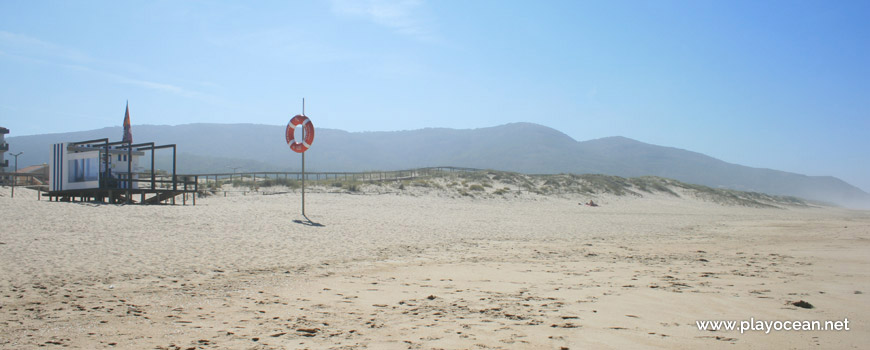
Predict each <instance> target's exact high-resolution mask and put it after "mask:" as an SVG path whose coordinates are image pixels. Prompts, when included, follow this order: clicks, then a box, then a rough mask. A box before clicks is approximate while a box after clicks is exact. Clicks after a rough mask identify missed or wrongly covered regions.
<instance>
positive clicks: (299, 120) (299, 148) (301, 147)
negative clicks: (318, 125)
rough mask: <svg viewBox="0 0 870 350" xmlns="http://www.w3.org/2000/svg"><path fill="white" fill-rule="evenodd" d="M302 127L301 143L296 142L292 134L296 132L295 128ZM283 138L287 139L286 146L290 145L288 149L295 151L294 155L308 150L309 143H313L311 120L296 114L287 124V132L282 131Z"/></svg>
mask: <svg viewBox="0 0 870 350" xmlns="http://www.w3.org/2000/svg"><path fill="white" fill-rule="evenodd" d="M299 125H302V142H296V140H295V137H296V135H295V134H294V133H295V131H296V127H297V126H299ZM284 138H286V139H287V144H288V145H290V149H292V150H293V151H295V152H296V153H302V152H305V151H307V150H308V148H309V147H311V143H312V142H314V124H312V123H311V119H308V117H306V116H304V115H301V114H297V115H296V116H295V117H293V119H290V122H289V123H287V130H285V131H284Z"/></svg>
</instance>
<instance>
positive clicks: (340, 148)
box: [7, 123, 870, 208]
mask: <svg viewBox="0 0 870 350" xmlns="http://www.w3.org/2000/svg"><path fill="white" fill-rule="evenodd" d="M284 128H285V127H284V126H280V125H260V124H185V125H177V126H166V125H134V127H133V135H134V141H135V142H151V141H153V142H155V143H157V144H171V143H174V144H177V145H178V172H179V173H188V174H190V173H216V172H220V173H226V172H233V170H232V169H230V168H231V167H240V168H241V169H238V171H240V172H252V171H299V169H300V167H301V162H300V156H299V154H297V153H295V152H293V151H291V150H290V149H289V147H287V144H286V143H285V140H284ZM121 134H122V130H121V127H108V128H102V129H97V130H89V131H79V132H68V133H57V134H42V135H30V136H17V137H8V138H7V142H8V143H9V144H10V145H12V147H14V149H15V150H16V152H20V151H23V152H25V154H27V156H28V157H27V161H28V163H30V164H38V163H48V162H49V146H50V145H51V144H53V143H57V142H71V141H83V140H90V139H99V138H105V137H108V138H109V139H110V140H113V141H114V140H116V139H118V140H119V139H120V137H121ZM305 154H306V170H307V171H368V170H395V169H408V168H416V167H426V166H446V165H450V166H459V167H471V168H482V169H496V170H505V171H515V172H522V173H530V174H547V173H574V174H586V173H590V174H607V175H617V176H622V177H635V176H645V175H653V176H660V177H665V178H672V179H676V180H679V181H683V182H687V183H693V184H699V185H705V186H710V187H714V188H728V189H734V190H741V191H751V192H762V193H767V194H773V195H788V196H796V197H801V198H805V199H810V200H816V201H822V202H827V203H833V204H838V205H842V206H847V207H859V208H870V194H867V193H866V192H864V191H862V190H861V189H859V188H857V187H855V186H852V185H850V184H848V183H846V182H845V181H842V180H840V179H838V178H835V177H831V176H806V175H801V174H795V173H789V172H784V171H778V170H771V169H762V168H752V167H747V166H742V165H738V164H732V163H727V162H724V161H722V160H718V159H715V158H713V157H710V156H707V155H704V154H701V153H696V152H692V151H687V150H683V149H677V148H671V147H664V146H657V145H652V144H647V143H643V142H640V141H636V140H632V139H629V138H625V137H618V136H617V137H605V138H601V139H595V140H588V141H577V140H574V139H573V138H571V137H570V136H568V135H566V134H564V133H562V132H560V131H558V130H555V129H552V128H549V127H546V126H542V125H537V124H531V123H512V124H506V125H500V126H495V127H488V128H479V129H446V128H426V129H419V130H407V131H386V132H347V131H342V130H336V129H325V128H319V129H317V130H316V134H315V139H314V143H313V145H312V147H311V149H310V150H309V151H308V152H306V153H305ZM157 158H158V160H157V165H158V167H161V168H163V169H166V168H167V167H168V164H169V163H168V162H169V161H170V160H171V151H166V150H164V151H158V153H157Z"/></svg>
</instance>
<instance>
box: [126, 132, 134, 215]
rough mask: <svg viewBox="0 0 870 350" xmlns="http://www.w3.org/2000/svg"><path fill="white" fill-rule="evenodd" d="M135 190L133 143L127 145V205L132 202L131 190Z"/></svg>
mask: <svg viewBox="0 0 870 350" xmlns="http://www.w3.org/2000/svg"><path fill="white" fill-rule="evenodd" d="M132 188H133V147H132V143H128V144H127V203H128V204H129V203H130V201H131V200H132V199H131V198H130V196H131V195H132V194H131V193H130V190H131V189H132Z"/></svg>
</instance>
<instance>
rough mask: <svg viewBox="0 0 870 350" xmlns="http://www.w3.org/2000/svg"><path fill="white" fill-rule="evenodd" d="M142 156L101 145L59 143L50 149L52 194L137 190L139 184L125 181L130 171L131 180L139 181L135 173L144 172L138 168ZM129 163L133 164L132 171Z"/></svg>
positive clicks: (138, 152)
mask: <svg viewBox="0 0 870 350" xmlns="http://www.w3.org/2000/svg"><path fill="white" fill-rule="evenodd" d="M106 151H108V157H106ZM142 155H144V152H141V151H133V152H128V150H127V149H123V148H116V147H104V146H102V145H99V144H91V145H76V144H72V143H66V142H64V143H56V144H54V145H52V146H51V163H50V164H49V175H48V183H49V191H66V190H83V189H113V188H119V189H127V188H130V189H137V188H139V186H138V183H137V182H136V181H125V180H126V179H127V174H128V169H129V170H130V171H131V173H130V176H131V177H132V179H134V180H136V179H138V175H136V173H137V172H139V171H142V168H140V167H139V157H140V156H142ZM128 158H130V159H128ZM128 161H129V162H131V164H130V168H128ZM101 181H102V182H103V183H102V185H101Z"/></svg>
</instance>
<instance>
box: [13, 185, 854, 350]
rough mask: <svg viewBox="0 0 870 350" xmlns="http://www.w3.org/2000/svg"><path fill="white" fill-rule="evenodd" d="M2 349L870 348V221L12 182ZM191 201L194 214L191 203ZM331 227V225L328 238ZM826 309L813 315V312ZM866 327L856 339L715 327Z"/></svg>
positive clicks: (631, 200)
mask: <svg viewBox="0 0 870 350" xmlns="http://www.w3.org/2000/svg"><path fill="white" fill-rule="evenodd" d="M0 192H2V193H3V194H2V196H0V222H2V228H0V348H2V349H31V348H61V347H66V348H88V349H90V348H97V349H101V348H119V349H301V348H311V349H331V348H335V349H588V348H601V349H608V348H612V349H625V348H663V349H675V348H676V349H697V348H702V347H703V348H727V349H743V348H820V349H852V348H855V349H859V348H863V347H866V346H867V345H866V344H868V343H870V331H868V329H870V316H868V315H870V300H868V297H870V296H868V294H870V212H867V211H850V210H846V209H838V208H798V207H794V208H781V209H770V208H748V207H742V206H733V205H720V204H717V203H712V202H707V201H704V200H701V199H693V198H688V197H683V198H677V197H673V196H666V195H655V194H649V195H645V196H643V197H642V198H638V197H632V196H626V197H617V196H599V197H596V198H595V200H596V201H597V202H598V203H599V204H600V206H599V207H589V206H585V205H578V203H581V202H584V201H585V200H587V198H586V197H582V198H581V197H572V196H555V195H554V196H543V195H534V194H524V195H521V196H514V197H497V198H471V197H459V198H456V197H451V196H442V195H438V194H437V193H417V192H413V191H407V193H384V194H373V193H368V194H352V193H328V191H327V190H323V191H314V192H313V193H310V194H308V195H307V202H306V213H307V214H308V218H310V220H311V222H306V221H302V222H301V223H298V222H294V220H304V218H303V217H302V216H301V215H300V209H301V208H300V200H299V194H298V193H297V192H293V191H276V192H275V193H271V194H268V195H265V194H247V195H242V194H240V193H231V194H229V195H228V196H226V197H224V196H222V195H214V196H210V197H205V198H198V199H197V205H196V206H192V205H189V203H188V205H186V206H181V205H175V206H137V205H105V204H94V203H60V202H49V201H46V200H45V199H43V200H41V201H38V200H36V192H34V191H31V190H24V189H16V196H15V198H14V199H13V198H10V197H9V191H8V189H7V188H2V189H0ZM178 203H179V204H180V202H178ZM311 223H316V225H311ZM801 300H802V301H805V302H807V303H810V304H811V305H812V306H813V308H803V307H798V306H795V305H793V304H792V303H794V302H797V301H801ZM750 319H753V320H765V321H774V320H781V321H786V320H801V321H803V320H810V321H813V320H818V321H823V322H824V321H826V320H833V321H838V320H839V321H842V320H845V319H848V321H849V323H848V325H849V328H850V330H849V331H845V330H842V331H784V330H783V331H771V332H770V333H766V332H765V331H755V330H754V331H745V332H743V333H741V332H740V331H739V330H733V331H726V330H720V331H709V330H706V331H702V330H699V329H698V326H697V323H696V321H704V320H734V321H738V322H739V321H743V320H747V321H748V320H750Z"/></svg>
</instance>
